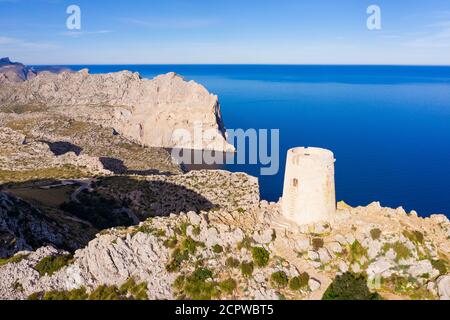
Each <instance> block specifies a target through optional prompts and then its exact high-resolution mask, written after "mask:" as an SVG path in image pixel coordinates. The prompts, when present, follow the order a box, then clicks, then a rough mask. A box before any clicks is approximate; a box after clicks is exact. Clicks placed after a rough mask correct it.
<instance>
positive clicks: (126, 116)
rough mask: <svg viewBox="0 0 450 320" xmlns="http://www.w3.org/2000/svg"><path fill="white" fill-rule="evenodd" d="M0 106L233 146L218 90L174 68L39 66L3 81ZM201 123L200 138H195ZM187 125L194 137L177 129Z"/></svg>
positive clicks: (149, 136)
mask: <svg viewBox="0 0 450 320" xmlns="http://www.w3.org/2000/svg"><path fill="white" fill-rule="evenodd" d="M0 85H1V90H0V112H4V111H8V110H11V109H12V110H15V109H17V108H23V107H26V106H33V109H34V110H36V109H38V108H41V110H42V111H49V110H50V111H52V112H54V113H57V114H59V115H64V116H66V117H70V118H72V119H75V120H78V121H83V122H91V123H95V124H98V125H100V126H102V127H109V128H113V129H114V130H115V131H116V132H118V133H120V134H121V135H123V136H124V137H126V138H128V139H130V140H133V141H134V142H136V143H138V144H141V145H144V146H148V147H164V148H173V147H177V148H190V149H200V150H206V149H209V150H216V151H233V150H234V148H233V146H231V145H229V144H228V143H227V142H226V139H225V132H224V125H223V122H222V118H221V112H220V104H219V101H218V98H217V96H215V95H212V94H210V93H209V92H208V91H207V90H206V89H205V88H204V87H203V86H201V85H199V84H197V83H195V82H194V81H185V80H184V79H183V78H182V77H180V76H179V75H176V74H175V73H168V74H166V75H161V76H158V77H156V78H154V79H152V80H146V79H142V78H141V77H140V75H139V74H138V73H132V72H130V71H121V72H116V73H108V74H89V72H88V70H81V71H79V72H66V71H64V72H61V73H59V74H55V73H51V72H46V71H44V72H41V73H39V74H38V75H37V76H35V77H34V78H32V79H30V80H27V81H21V82H17V81H7V79H6V80H5V78H4V79H3V81H1V82H0ZM197 127H198V128H199V129H198V130H199V132H201V133H202V134H203V139H202V141H198V142H195V141H194V130H195V128H197ZM177 129H178V130H183V132H185V133H186V132H187V133H189V134H190V137H188V138H190V139H191V140H189V139H188V138H186V137H181V136H179V135H176V134H174V133H176V132H177Z"/></svg>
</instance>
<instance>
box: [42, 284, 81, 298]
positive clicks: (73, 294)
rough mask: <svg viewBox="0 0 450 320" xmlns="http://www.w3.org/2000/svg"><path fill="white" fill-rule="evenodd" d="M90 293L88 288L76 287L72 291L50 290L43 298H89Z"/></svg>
mask: <svg viewBox="0 0 450 320" xmlns="http://www.w3.org/2000/svg"><path fill="white" fill-rule="evenodd" d="M88 298H89V295H88V294H87V293H86V288H84V287H82V288H80V289H75V290H71V291H49V292H45V293H44V295H43V296H42V297H41V298H40V299H41V300H60V301H62V300H87V299H88Z"/></svg>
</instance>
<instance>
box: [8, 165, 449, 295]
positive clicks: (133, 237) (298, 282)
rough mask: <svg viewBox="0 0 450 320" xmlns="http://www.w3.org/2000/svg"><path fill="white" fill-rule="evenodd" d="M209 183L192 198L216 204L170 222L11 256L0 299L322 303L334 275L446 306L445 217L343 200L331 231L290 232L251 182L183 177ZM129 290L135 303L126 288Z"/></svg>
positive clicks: (178, 211) (275, 206)
mask: <svg viewBox="0 0 450 320" xmlns="http://www.w3.org/2000/svg"><path fill="white" fill-rule="evenodd" d="M208 176H209V177H210V179H205V180H203V181H204V182H203V183H201V184H202V186H203V187H202V188H200V189H196V191H197V192H199V193H203V194H204V195H205V198H206V199H209V201H211V203H212V204H213V207H212V208H209V209H206V208H207V207H203V208H204V209H200V208H199V207H197V210H195V211H194V210H191V211H187V210H186V211H183V210H182V207H183V206H182V205H180V206H179V207H178V208H175V207H174V208H172V209H170V210H169V211H172V212H173V213H172V214H169V215H168V216H154V217H150V218H148V219H147V220H145V221H144V222H141V223H139V224H138V225H136V226H130V227H114V228H110V229H107V230H104V231H102V232H100V233H99V234H97V236H96V237H95V239H93V240H91V241H90V242H89V243H88V244H87V245H86V246H85V247H83V248H81V249H79V250H76V251H75V253H74V254H73V255H71V254H70V253H69V252H66V251H63V250H61V249H58V248H57V247H56V246H45V247H41V248H39V249H38V250H35V251H21V252H18V253H16V254H15V255H14V256H13V257H12V258H9V259H4V260H3V262H2V266H1V267H0V279H1V281H0V297H1V298H3V299H25V298H35V299H58V298H64V299H70V298H73V299H88V298H92V299H93V298H95V297H98V295H99V294H101V295H105V296H104V297H109V298H117V299H125V298H139V297H140V298H145V299H174V298H177V299H219V298H220V299H231V298H233V299H235V298H237V299H281V298H283V299H284V298H286V299H320V298H321V297H322V296H323V295H324V292H325V291H326V289H327V288H328V287H329V286H330V284H332V282H333V279H335V277H336V276H337V275H340V274H346V273H348V272H352V273H353V274H363V275H364V277H365V279H367V283H368V285H369V288H370V290H371V292H376V293H378V294H379V295H380V297H382V298H384V299H439V298H440V299H449V298H450V297H449V282H450V277H449V275H448V261H449V256H448V254H449V252H450V250H449V249H450V240H449V235H450V222H449V220H448V219H447V218H446V217H445V216H442V215H434V216H432V217H430V218H425V219H424V218H419V217H417V215H416V214H415V213H414V212H412V213H406V212H405V211H404V210H403V209H401V208H399V209H390V208H383V207H381V206H380V205H379V204H378V203H373V204H371V205H369V206H368V207H358V208H351V207H349V206H347V205H345V204H344V203H340V204H339V210H338V213H337V215H336V219H335V221H333V222H332V223H330V224H324V225H322V224H317V225H311V226H307V227H302V228H299V229H296V230H292V229H290V228H288V227H285V226H284V225H283V221H282V220H281V215H280V212H279V210H280V206H279V203H267V202H266V201H259V199H258V194H257V193H256V190H257V185H256V184H255V180H254V179H253V178H251V177H248V176H246V175H243V174H239V175H237V174H230V173H226V172H220V171H203V172H196V173H195V174H190V175H188V176H185V177H183V178H182V180H184V181H187V180H191V179H194V177H196V178H198V177H208ZM180 177H181V176H180ZM212 178H214V179H215V180H220V179H222V181H223V182H224V183H229V186H230V187H232V189H231V190H233V189H234V188H239V189H241V190H243V191H244V192H242V194H241V195H238V196H237V197H235V198H233V200H231V201H230V199H229V194H222V191H217V190H218V189H217V188H216V187H214V185H212V184H211V185H209V186H208V187H207V186H206V185H204V183H205V184H207V181H211V180H212ZM172 179H174V180H177V177H173V178H172ZM224 190H226V188H224ZM169 202H171V201H170V200H169ZM235 202H237V203H236V204H235V205H230V204H231V203H235ZM179 203H182V202H179ZM61 261H63V262H61ZM130 283H132V284H133V288H134V289H132V290H131V289H130V290H131V291H133V290H137V289H136V288H135V287H139V288H140V290H141V291H140V295H139V297H138V296H136V294H134V293H132V292H131V291H126V290H125V289H124V288H126V287H128V286H129V284H130ZM124 290H125V291H124ZM142 290H143V291H142Z"/></svg>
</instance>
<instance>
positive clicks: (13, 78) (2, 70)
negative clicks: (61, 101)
mask: <svg viewBox="0 0 450 320" xmlns="http://www.w3.org/2000/svg"><path fill="white" fill-rule="evenodd" d="M42 71H51V72H53V73H59V72H62V71H66V72H70V70H68V69H66V68H62V67H50V66H49V67H45V66H42V67H39V70H36V69H35V68H32V67H28V66H26V65H24V64H22V63H20V62H12V61H11V60H10V59H9V58H0V83H2V82H4V83H6V82H23V81H25V80H31V79H33V78H34V77H36V75H37V74H38V73H40V72H42Z"/></svg>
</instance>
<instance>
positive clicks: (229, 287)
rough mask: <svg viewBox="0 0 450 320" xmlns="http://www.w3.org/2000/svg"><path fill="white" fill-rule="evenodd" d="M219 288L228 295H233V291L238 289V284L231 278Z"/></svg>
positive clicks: (220, 284)
mask: <svg viewBox="0 0 450 320" xmlns="http://www.w3.org/2000/svg"><path fill="white" fill-rule="evenodd" d="M219 288H220V290H221V291H222V292H225V293H226V294H232V293H233V291H234V290H235V289H236V288H237V282H236V280H234V279H231V278H229V279H226V280H224V281H221V282H219Z"/></svg>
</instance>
